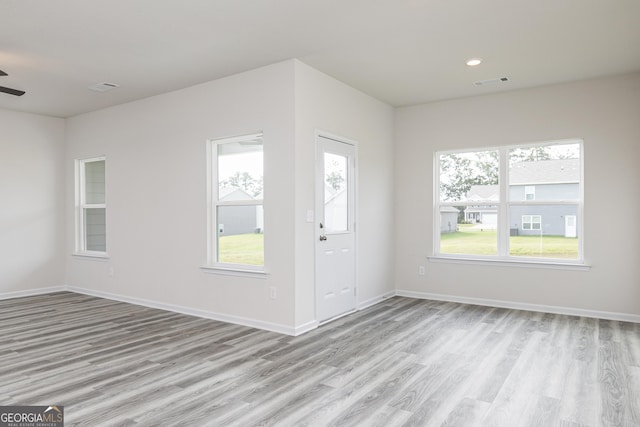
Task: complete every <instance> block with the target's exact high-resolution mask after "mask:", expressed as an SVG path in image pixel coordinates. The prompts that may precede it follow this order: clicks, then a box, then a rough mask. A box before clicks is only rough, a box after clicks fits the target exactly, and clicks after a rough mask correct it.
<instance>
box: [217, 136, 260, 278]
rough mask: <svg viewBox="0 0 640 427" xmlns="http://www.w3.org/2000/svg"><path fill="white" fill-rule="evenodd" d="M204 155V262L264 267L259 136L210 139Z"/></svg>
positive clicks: (250, 267)
mask: <svg viewBox="0 0 640 427" xmlns="http://www.w3.org/2000/svg"><path fill="white" fill-rule="evenodd" d="M208 153H209V154H208V164H209V168H208V169H209V170H208V172H209V173H208V175H209V198H210V201H211V202H210V205H209V227H208V228H209V238H208V241H209V244H208V246H209V248H208V252H209V256H208V258H209V259H208V264H209V265H211V266H214V267H221V268H229V269H241V270H258V271H260V270H263V269H264V204H263V199H264V195H263V167H264V166H263V164H264V162H263V140H262V134H251V135H244V136H240V137H235V138H225V139H219V140H211V141H209V142H208Z"/></svg>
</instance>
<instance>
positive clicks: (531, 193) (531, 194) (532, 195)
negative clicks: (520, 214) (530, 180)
mask: <svg viewBox="0 0 640 427" xmlns="http://www.w3.org/2000/svg"><path fill="white" fill-rule="evenodd" d="M524 199H525V200H535V199H536V187H535V185H525V186H524Z"/></svg>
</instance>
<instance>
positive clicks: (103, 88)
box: [89, 83, 120, 92]
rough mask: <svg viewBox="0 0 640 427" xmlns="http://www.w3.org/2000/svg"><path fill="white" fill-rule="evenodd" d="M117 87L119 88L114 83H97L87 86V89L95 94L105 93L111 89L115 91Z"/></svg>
mask: <svg viewBox="0 0 640 427" xmlns="http://www.w3.org/2000/svg"><path fill="white" fill-rule="evenodd" d="M117 87H120V85H117V84H115V83H97V84H95V85H93V86H89V89H91V90H93V91H96V92H107V91H109V90H111V89H115V88H117Z"/></svg>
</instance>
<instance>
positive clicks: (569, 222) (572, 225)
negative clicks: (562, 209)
mask: <svg viewBox="0 0 640 427" xmlns="http://www.w3.org/2000/svg"><path fill="white" fill-rule="evenodd" d="M576 222H577V221H576V216H575V215H565V216H564V237H576V236H577V235H578V230H577V225H576Z"/></svg>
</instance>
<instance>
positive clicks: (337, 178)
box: [325, 171, 344, 191]
mask: <svg viewBox="0 0 640 427" xmlns="http://www.w3.org/2000/svg"><path fill="white" fill-rule="evenodd" d="M325 182H326V183H327V184H329V185H330V186H331V188H333V189H334V190H335V191H339V190H341V189H342V188H343V187H344V186H343V184H344V177H343V176H342V174H340V173H339V172H336V171H333V172H331V173H328V174H327V175H326V176H325Z"/></svg>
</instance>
